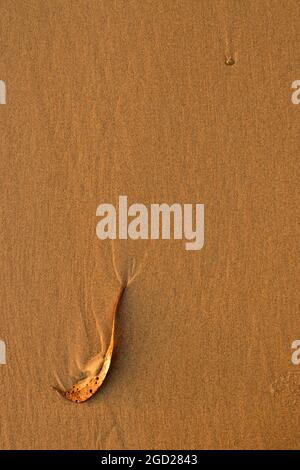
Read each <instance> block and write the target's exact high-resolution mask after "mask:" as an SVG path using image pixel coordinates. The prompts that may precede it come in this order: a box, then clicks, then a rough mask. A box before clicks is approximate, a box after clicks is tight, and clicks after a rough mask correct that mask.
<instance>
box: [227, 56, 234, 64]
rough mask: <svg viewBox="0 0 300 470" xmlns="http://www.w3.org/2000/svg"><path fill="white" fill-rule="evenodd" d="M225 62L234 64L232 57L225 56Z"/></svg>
mask: <svg viewBox="0 0 300 470" xmlns="http://www.w3.org/2000/svg"><path fill="white" fill-rule="evenodd" d="M225 64H226V65H234V64H235V60H234V58H233V57H226V58H225Z"/></svg>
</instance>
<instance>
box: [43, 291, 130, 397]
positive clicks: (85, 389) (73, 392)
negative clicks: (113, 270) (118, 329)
mask: <svg viewBox="0 0 300 470" xmlns="http://www.w3.org/2000/svg"><path fill="white" fill-rule="evenodd" d="M125 289H126V286H122V287H121V289H120V292H119V294H118V296H117V298H116V300H115V302H114V305H113V315H112V316H113V320H112V330H111V336H110V341H109V345H108V348H107V351H106V353H105V356H104V359H103V362H102V365H101V368H100V370H99V372H98V373H97V374H96V375H93V376H91V377H87V378H86V379H84V380H80V381H79V382H77V383H75V384H74V385H73V386H72V388H71V389H70V390H67V391H62V390H59V389H57V388H56V387H52V388H53V389H54V390H55V391H56V392H58V393H59V394H60V395H61V396H63V397H64V398H66V399H67V400H70V401H72V402H73V403H84V402H85V401H87V400H89V399H90V398H91V397H93V396H94V395H95V394H96V393H97V391H98V390H99V388H100V387H101V385H102V384H103V382H104V380H105V378H106V376H107V373H108V371H109V368H110V365H111V359H112V354H113V350H114V342H115V320H116V313H117V309H118V306H119V304H120V301H121V298H122V295H123V293H124V291H125Z"/></svg>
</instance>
